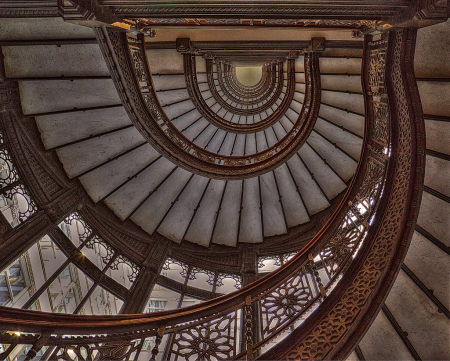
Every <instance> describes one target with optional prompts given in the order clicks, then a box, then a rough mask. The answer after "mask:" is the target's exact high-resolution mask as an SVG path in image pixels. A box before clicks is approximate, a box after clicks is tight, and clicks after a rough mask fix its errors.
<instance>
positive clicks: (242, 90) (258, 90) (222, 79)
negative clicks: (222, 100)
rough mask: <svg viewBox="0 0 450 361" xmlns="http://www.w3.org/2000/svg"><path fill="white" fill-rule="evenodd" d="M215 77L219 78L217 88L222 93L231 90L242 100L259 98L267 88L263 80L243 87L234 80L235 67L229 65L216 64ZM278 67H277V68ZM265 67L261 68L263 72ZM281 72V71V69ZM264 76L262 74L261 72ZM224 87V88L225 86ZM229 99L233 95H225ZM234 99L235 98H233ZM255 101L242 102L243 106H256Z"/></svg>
mask: <svg viewBox="0 0 450 361" xmlns="http://www.w3.org/2000/svg"><path fill="white" fill-rule="evenodd" d="M280 63H282V62H281V61H279V62H277V65H279V64H280ZM217 65H218V66H217V75H218V76H219V78H218V81H219V86H220V88H221V89H222V90H223V91H227V89H228V88H229V89H231V90H232V91H233V92H234V93H235V94H236V95H237V96H240V97H242V98H251V97H261V96H262V93H263V92H264V91H265V90H266V89H267V88H268V86H267V82H263V78H261V81H260V82H259V83H258V84H256V85H254V86H244V85H242V84H241V83H240V82H239V80H237V78H236V69H235V66H233V65H231V64H226V63H225V64H222V63H220V62H219V63H218V64H217ZM222 65H223V66H224V70H223V71H222ZM277 67H278V66H277ZM265 68H266V67H263V70H264V69H265ZM281 70H282V69H281ZM263 75H264V72H263ZM225 85H226V86H225ZM226 94H227V95H229V97H230V98H233V94H231V93H230V92H228V93H226ZM234 99H236V98H234ZM255 101H257V100H247V101H245V102H243V104H245V105H252V104H256V103H255Z"/></svg>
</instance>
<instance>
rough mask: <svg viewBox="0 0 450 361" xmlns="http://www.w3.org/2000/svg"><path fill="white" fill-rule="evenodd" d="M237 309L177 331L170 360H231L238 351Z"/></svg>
mask: <svg viewBox="0 0 450 361" xmlns="http://www.w3.org/2000/svg"><path fill="white" fill-rule="evenodd" d="M237 321H238V318H237V311H233V312H230V313H227V314H225V315H223V316H221V317H219V318H214V319H212V320H208V321H205V322H198V323H195V324H194V325H192V326H189V327H188V328H184V329H183V330H180V331H178V332H176V333H175V335H174V339H173V343H172V346H171V352H170V356H171V357H170V360H174V361H178V360H186V361H187V360H208V361H213V360H230V359H231V358H233V357H234V356H235V355H236V351H237Z"/></svg>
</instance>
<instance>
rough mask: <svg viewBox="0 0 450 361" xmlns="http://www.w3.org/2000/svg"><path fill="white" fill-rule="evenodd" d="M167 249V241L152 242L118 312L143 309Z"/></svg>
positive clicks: (165, 256)
mask: <svg viewBox="0 0 450 361" xmlns="http://www.w3.org/2000/svg"><path fill="white" fill-rule="evenodd" d="M169 250H170V244H169V242H168V241H164V240H159V241H158V242H155V243H154V244H153V247H152V248H150V251H149V252H148V254H147V257H146V259H145V261H144V264H143V266H142V269H141V271H140V272H139V276H138V278H137V280H136V281H135V282H134V284H133V287H132V288H131V290H130V291H131V293H130V296H129V297H128V299H127V300H126V301H125V302H124V304H123V306H122V309H121V310H120V313H122V314H126V313H142V312H143V311H144V310H145V307H146V306H147V301H148V299H149V297H150V294H151V293H152V291H153V287H154V286H155V284H156V280H157V279H158V275H159V273H160V272H161V269H162V267H163V266H164V262H165V260H166V258H167V254H168V252H169Z"/></svg>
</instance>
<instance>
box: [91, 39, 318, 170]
mask: <svg viewBox="0 0 450 361" xmlns="http://www.w3.org/2000/svg"><path fill="white" fill-rule="evenodd" d="M104 31H105V33H103V30H97V36H98V37H99V44H100V46H101V48H102V51H103V52H104V54H105V58H106V60H107V63H108V64H109V65H108V66H109V67H110V70H111V75H112V77H113V79H114V81H115V83H116V86H117V88H118V90H119V91H118V92H119V95H120V97H121V98H122V103H123V105H124V107H125V109H126V111H127V112H128V114H129V116H130V119H131V121H132V122H133V124H134V125H135V127H136V128H137V129H138V130H139V131H140V133H141V134H142V135H143V137H144V138H145V139H146V140H147V141H148V142H149V143H150V144H152V145H153V147H154V148H155V149H156V150H157V151H158V152H160V153H161V154H163V155H164V156H165V157H166V158H168V159H170V160H171V161H172V162H173V163H175V164H176V165H178V166H180V167H182V168H184V169H186V170H188V171H190V172H192V173H195V174H199V175H203V176H206V177H209V178H215V179H245V178H250V177H255V176H257V175H261V174H264V173H267V172H269V171H271V170H273V169H275V168H277V167H278V166H280V165H281V164H283V163H284V162H286V161H287V160H288V159H289V158H290V157H291V156H293V155H294V154H295V153H296V152H297V151H298V149H299V148H300V147H301V146H302V145H303V143H304V142H305V141H306V139H307V137H308V136H309V134H310V132H311V131H312V129H313V127H314V124H315V121H316V120H317V114H318V111H319V107H320V70H319V61H318V54H316V53H310V54H309V55H307V56H305V68H306V78H307V81H306V83H307V86H306V88H307V89H306V94H305V100H304V106H303V107H302V110H301V112H300V115H299V116H298V118H297V120H296V122H295V124H294V125H293V127H292V128H291V130H290V131H289V132H288V133H287V134H286V135H285V136H284V137H283V138H282V139H281V140H280V141H278V142H277V143H276V144H274V145H273V146H272V147H270V148H268V149H265V150H264V151H261V152H258V153H255V154H251V155H247V156H223V155H219V154H216V153H212V152H209V151H206V150H204V149H203V148H201V147H199V146H197V145H196V144H194V143H193V142H191V141H190V140H189V139H187V138H186V137H185V136H184V135H183V134H181V132H180V131H179V130H178V129H177V128H176V127H175V126H174V125H173V124H172V122H171V120H170V119H169V118H168V116H167V115H166V114H165V112H164V110H163V109H162V107H161V105H160V103H159V101H158V98H157V96H156V92H155V89H154V87H153V82H152V77H151V73H150V69H149V67H148V61H147V57H146V52H145V44H144V43H143V39H140V40H139V41H138V42H137V43H136V42H134V39H133V40H132V43H131V44H128V40H127V38H126V35H125V34H123V33H118V32H114V31H111V30H104ZM293 90H294V89H293V87H292V91H293Z"/></svg>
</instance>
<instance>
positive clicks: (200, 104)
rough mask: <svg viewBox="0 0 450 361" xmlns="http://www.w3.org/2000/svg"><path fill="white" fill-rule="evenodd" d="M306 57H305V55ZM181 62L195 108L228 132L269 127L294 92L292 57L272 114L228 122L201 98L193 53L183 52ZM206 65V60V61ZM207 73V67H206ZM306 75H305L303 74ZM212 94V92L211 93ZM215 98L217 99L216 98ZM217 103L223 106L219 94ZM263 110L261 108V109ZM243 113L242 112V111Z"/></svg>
mask: <svg viewBox="0 0 450 361" xmlns="http://www.w3.org/2000/svg"><path fill="white" fill-rule="evenodd" d="M305 58H306V57H305ZM183 62H184V75H185V80H186V86H187V89H188V92H189V95H190V97H191V100H192V102H193V103H194V105H195V107H196V108H197V110H198V111H199V112H200V114H202V115H203V117H205V119H206V120H207V121H209V122H210V123H211V124H213V125H214V126H216V127H217V128H220V129H223V130H225V131H227V132H230V133H240V134H247V133H255V132H260V131H263V130H264V129H267V128H269V127H271V126H272V125H273V124H274V123H276V122H277V121H279V120H280V119H281V117H282V116H283V115H284V114H285V113H286V111H287V110H288V109H289V105H290V104H291V103H292V99H293V98H294V93H295V63H294V59H290V60H288V76H287V83H288V84H287V88H286V94H285V95H284V97H283V100H282V102H281V104H280V105H279V106H278V107H277V109H276V111H274V112H273V113H272V114H270V115H269V116H268V117H266V118H265V119H263V120H261V121H259V122H256V123H253V124H239V123H233V122H229V121H227V120H225V119H223V118H222V117H220V116H219V115H217V114H216V113H215V112H214V111H212V110H211V108H210V107H209V106H208V105H207V104H206V102H205V100H204V99H203V97H202V95H201V92H200V89H199V87H198V81H197V72H196V61H195V55H194V54H190V53H184V54H183ZM207 65H208V62H207ZM207 73H208V69H207ZM281 74H284V72H280V75H279V84H278V88H277V92H276V94H275V95H274V98H271V100H270V101H269V103H270V104H271V105H273V103H275V101H276V100H278V99H279V96H280V94H281V90H282V89H283V81H282V80H283V79H284V75H283V76H282V75H281ZM305 76H306V75H305ZM210 80H211V79H210V77H209V78H208V82H210ZM211 85H212V86H213V85H214V84H209V86H210V90H211V92H213V88H214V87H213V88H211ZM213 96H214V93H213ZM216 100H217V99H216ZM219 100H220V101H218V103H219V104H220V105H221V106H222V107H225V104H226V102H225V101H224V100H223V99H222V98H221V97H220V96H219ZM261 111H263V110H261ZM261 111H259V109H258V112H257V113H253V112H252V111H248V113H246V114H248V115H252V114H258V113H260V112H261ZM243 113H244V112H243Z"/></svg>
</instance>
